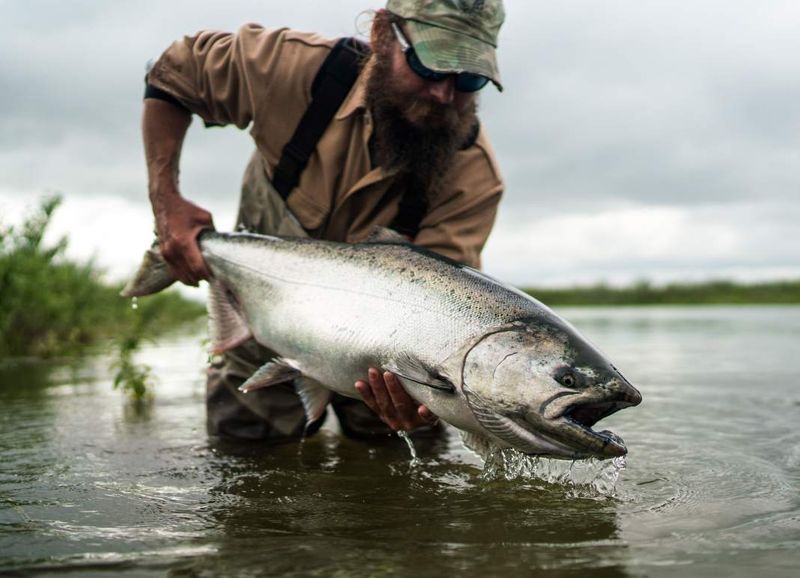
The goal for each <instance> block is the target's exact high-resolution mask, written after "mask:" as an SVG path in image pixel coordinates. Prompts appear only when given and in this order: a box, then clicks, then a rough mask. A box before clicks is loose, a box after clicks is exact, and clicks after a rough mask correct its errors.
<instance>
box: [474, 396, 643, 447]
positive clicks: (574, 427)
mask: <svg viewBox="0 0 800 578" xmlns="http://www.w3.org/2000/svg"><path fill="white" fill-rule="evenodd" d="M604 389H605V391H604V392H603V394H601V395H602V396H603V397H602V398H600V399H598V397H599V395H598V392H594V394H589V395H587V394H586V393H579V392H574V393H571V392H570V393H569V394H563V393H562V394H557V395H555V396H553V397H552V398H551V399H550V400H548V402H545V403H544V404H543V405H542V406H541V407H540V408H539V411H536V410H533V409H532V408H527V410H522V409H521V408H518V409H517V411H513V410H511V408H506V410H505V411H504V410H503V409H500V408H497V407H492V405H493V404H491V403H490V402H488V400H486V399H485V398H483V397H481V396H479V395H476V394H475V392H473V391H470V390H468V389H465V393H466V394H467V401H468V403H469V405H470V407H471V408H472V411H473V413H474V414H475V417H476V418H477V420H478V422H479V423H480V424H481V425H482V426H483V427H484V428H485V429H486V430H487V431H489V432H490V433H491V434H493V435H494V436H495V437H496V438H499V439H500V440H502V441H503V442H505V443H507V444H508V445H510V446H511V447H513V448H515V449H517V450H519V451H521V452H523V453H525V454H528V455H546V456H550V457H555V458H561V459H585V458H592V457H593V458H599V459H610V458H615V457H618V456H624V455H625V454H626V453H628V449H627V447H626V446H625V442H624V441H623V440H622V438H620V437H619V436H618V435H617V434H615V433H613V432H611V431H608V430H603V431H595V430H594V429H593V426H594V425H595V424H596V423H597V422H598V421H600V420H601V419H603V418H604V417H607V416H609V415H611V414H612V413H615V412H617V411H619V410H620V409H623V408H626V407H629V406H632V405H637V404H638V403H640V402H641V395H640V394H639V392H638V391H636V389H634V388H633V387H632V386H629V385H627V384H626V387H617V388H612V389H616V391H609V389H608V388H604ZM609 394H611V399H609ZM553 402H555V403H553ZM498 410H499V411H498ZM509 410H511V411H509Z"/></svg>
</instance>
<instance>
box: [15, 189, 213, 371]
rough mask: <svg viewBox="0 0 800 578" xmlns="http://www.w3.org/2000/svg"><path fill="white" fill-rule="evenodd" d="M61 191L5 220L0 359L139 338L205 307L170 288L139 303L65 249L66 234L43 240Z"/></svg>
mask: <svg viewBox="0 0 800 578" xmlns="http://www.w3.org/2000/svg"><path fill="white" fill-rule="evenodd" d="M59 203H60V198H59V197H57V196H55V197H50V198H47V199H44V200H43V201H42V202H41V204H40V205H39V207H38V208H37V209H36V210H35V211H33V212H32V213H31V215H29V216H28V218H27V219H25V221H24V222H23V223H21V224H20V225H19V226H17V227H9V226H3V225H2V223H0V303H2V306H1V307H0V361H2V360H4V359H8V358H19V357H25V358H51V357H58V356H70V355H76V354H80V353H82V352H83V351H84V350H86V349H87V348H89V347H92V346H95V345H97V344H98V343H101V342H104V341H117V342H122V341H125V340H129V341H130V340H131V339H134V340H138V339H139V337H140V336H141V335H143V334H145V333H147V334H156V333H158V332H159V331H162V330H164V329H168V328H171V327H175V326H176V325H178V324H180V323H184V322H186V321H189V320H191V319H195V318H197V317H198V316H200V315H202V314H203V313H204V311H205V307H204V306H203V305H202V304H201V303H197V302H194V301H190V300H187V299H184V298H183V297H181V296H180V295H179V294H178V293H176V292H166V293H163V294H159V295H155V296H153V297H149V298H147V299H142V300H140V301H139V303H138V304H137V306H136V308H133V307H132V304H131V302H130V301H129V300H127V299H123V298H121V297H120V296H119V291H120V289H121V286H120V285H115V284H109V283H106V282H105V281H104V280H103V272H102V270H101V269H100V268H99V267H97V266H96V265H95V264H94V263H92V262H91V261H88V262H76V261H73V260H70V259H68V258H66V257H65V255H64V253H65V249H66V247H67V243H68V240H67V239H66V238H63V239H61V240H59V241H58V242H56V243H55V244H52V245H46V244H45V243H44V242H43V239H44V236H45V233H46V231H47V227H48V225H49V223H50V220H51V217H52V215H53V213H54V211H55V210H56V209H57V208H58V205H59Z"/></svg>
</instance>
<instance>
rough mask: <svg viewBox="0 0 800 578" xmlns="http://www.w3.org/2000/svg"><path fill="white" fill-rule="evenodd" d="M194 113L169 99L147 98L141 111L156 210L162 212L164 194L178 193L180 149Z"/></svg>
mask: <svg viewBox="0 0 800 578" xmlns="http://www.w3.org/2000/svg"><path fill="white" fill-rule="evenodd" d="M191 122H192V116H191V114H189V113H188V112H186V111H185V110H182V109H180V108H178V107H176V106H174V105H172V104H170V103H169V102H167V101H164V100H159V99H154V98H147V99H145V101H144V113H143V115H142V140H143V142H144V153H145V161H146V163H147V178H148V191H149V194H150V202H151V203H152V205H153V212H154V213H156V218H158V216H159V215H158V213H159V212H163V210H164V207H163V202H162V196H163V195H176V194H178V191H179V188H178V174H179V172H180V158H181V149H182V147H183V140H184V138H185V136H186V131H187V130H188V128H189V125H190V124H191Z"/></svg>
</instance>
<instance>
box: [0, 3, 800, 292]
mask: <svg viewBox="0 0 800 578" xmlns="http://www.w3.org/2000/svg"><path fill="white" fill-rule="evenodd" d="M381 4H382V2H380V1H376V2H369V1H357V0H351V1H341V2H319V1H318V0H296V1H294V2H291V3H277V2H269V3H267V2H263V1H260V0H252V1H244V0H235V1H231V2H225V3H203V4H198V3H197V2H194V1H190V0H178V1H173V2H156V1H154V0H142V1H140V2H121V3H119V2H118V3H104V2H99V1H98V0H77V1H74V2H68V3H67V2H59V1H56V0H49V1H45V0H29V1H28V2H25V3H21V2H13V1H11V0H0V9H2V11H3V19H2V20H1V21H0V54H2V55H3V57H2V58H0V85H2V86H3V91H4V94H3V107H2V109H0V123H2V126H3V127H4V130H3V131H2V133H0V191H8V192H7V193H0V195H1V194H7V195H9V194H19V195H25V196H29V197H33V196H35V195H37V194H40V193H42V192H44V191H46V190H62V191H64V192H66V193H67V195H68V196H69V195H75V196H81V197H82V198H83V197H85V198H91V197H92V196H93V195H103V196H116V197H120V198H122V199H125V200H126V201H127V202H129V203H146V194H145V186H146V182H145V173H144V162H143V155H142V152H141V144H140V142H139V115H140V111H141V94H142V89H143V85H142V77H143V74H144V65H145V62H146V61H147V60H148V59H149V58H152V57H155V56H157V55H158V54H159V53H160V52H161V51H162V50H163V49H164V48H165V47H166V46H167V45H168V44H169V43H170V42H171V41H172V40H174V39H176V38H178V37H180V36H181V35H183V34H185V33H191V32H193V31H195V30H198V29H202V28H208V27H213V28H222V29H235V28H236V27H238V26H239V25H240V24H241V23H243V22H246V21H259V22H262V23H264V24H265V25H268V26H269V25H272V26H279V25H288V26H292V27H295V28H300V29H306V30H317V31H320V32H322V33H324V34H328V35H331V36H335V35H344V34H352V33H353V32H354V31H355V29H356V22H355V19H356V16H357V14H358V13H359V12H361V11H362V10H365V9H367V8H370V7H380V5H381ZM506 4H507V9H508V14H509V18H508V21H507V24H506V26H505V28H504V30H503V34H502V36H501V46H500V52H499V54H500V64H501V71H502V74H503V78H504V83H505V85H506V91H505V92H504V93H502V94H498V93H495V92H494V91H493V90H491V89H490V90H488V91H487V92H486V94H484V95H483V97H482V111H483V112H482V118H483V121H484V123H485V125H486V126H487V128H488V130H489V132H490V135H491V137H492V141H493V144H494V147H495V149H496V152H497V155H498V158H499V160H500V164H501V168H502V170H503V173H504V175H505V176H506V180H507V192H506V197H505V200H504V205H503V209H502V211H501V213H500V218H499V219H498V227H497V229H496V232H495V234H494V238H493V239H492V241H491V242H490V245H489V247H488V249H487V268H488V269H489V270H490V272H492V271H496V272H502V273H503V274H507V275H509V276H513V277H514V278H515V279H516V269H515V268H514V267H513V263H512V262H511V260H510V257H508V256H506V255H505V251H503V250H500V247H506V246H508V245H509V243H510V242H511V241H510V240H511V239H516V238H518V232H519V231H521V230H522V231H524V230H526V229H529V228H530V227H531V226H532V225H534V226H535V225H537V224H542V223H544V224H545V225H546V226H548V227H549V226H551V225H552V224H553V223H558V219H559V218H561V217H570V216H572V217H574V219H573V221H570V222H573V223H578V222H579V223H581V224H582V226H584V228H585V229H587V230H589V229H591V230H592V231H594V227H600V228H599V229H598V232H592V233H591V235H590V236H582V235H589V233H587V232H586V230H583V231H581V230H578V231H572V234H573V235H575V236H576V243H577V244H578V246H579V245H580V243H581V242H584V243H591V246H592V248H596V247H598V245H599V246H600V248H601V249H602V250H601V251H600V253H601V254H607V257H605V258H606V261H602V260H601V261H600V264H599V265H594V264H587V263H586V262H585V261H582V260H581V259H579V258H578V257H577V256H576V253H575V252H574V251H573V252H569V251H568V252H566V253H564V254H563V255H562V256H561V262H563V263H564V267H565V268H564V269H563V270H561V269H559V271H560V272H559V278H563V279H567V280H568V279H570V278H573V279H579V278H580V279H583V278H584V277H585V276H586V275H595V276H601V275H602V273H603V272H607V271H618V272H619V274H620V275H622V276H633V277H636V276H647V275H651V276H658V275H659V274H661V273H658V272H659V271H661V272H662V273H663V274H665V275H666V274H675V275H677V274H678V273H679V272H680V271H683V272H686V271H687V270H689V269H692V268H703V267H705V268H707V269H708V270H709V271H710V270H713V269H715V268H716V269H717V270H721V269H719V268H720V267H723V268H724V269H725V270H727V271H734V270H735V271H740V272H741V271H756V270H758V271H762V272H763V271H765V270H766V269H765V267H767V265H768V266H769V267H770V270H771V271H794V270H795V269H793V268H792V267H794V264H797V263H800V247H798V245H797V243H794V242H774V236H775V234H776V232H778V233H780V235H783V236H797V235H796V230H797V227H796V222H797V216H798V213H800V208H799V207H800V201H799V200H797V192H798V190H800V173H799V172H798V170H797V166H798V164H799V163H798V161H800V130H799V129H800V107H798V106H797V103H798V102H800V64H799V63H798V60H797V57H796V55H797V54H800V35H798V34H797V30H796V23H797V22H798V21H800V5H798V4H797V3H796V2H793V1H792V0H765V1H764V2H760V3H758V4H755V3H752V2H745V1H744V0H739V1H723V0H699V1H698V2H693V3H691V4H690V3H676V2H673V1H666V0H660V1H656V0H642V1H639V2H631V1H629V0H628V1H623V0H608V1H605V2H596V1H595V0H571V1H565V2H527V1H524V0H507V2H506ZM251 149H252V144H251V143H250V141H249V137H248V136H247V134H246V133H240V132H238V131H236V130H234V129H224V130H221V129H209V130H205V129H202V128H201V127H200V123H196V126H195V127H193V129H192V131H191V132H190V135H189V138H188V140H187V144H186V147H185V154H184V165H183V173H182V174H183V188H184V191H185V193H186V194H187V195H188V196H190V197H192V198H194V199H195V200H197V201H198V202H200V203H202V204H205V205H207V206H209V207H210V208H213V209H214V210H219V211H223V212H225V213H226V214H230V213H232V211H233V208H232V207H233V206H234V205H235V199H236V196H237V195H238V185H239V179H240V174H241V170H242V167H243V166H244V164H245V162H246V160H247V158H248V156H249V154H250V151H251ZM0 200H1V199H0ZM665 207H667V208H671V209H674V210H675V211H676V213H663V214H669V215H672V214H680V215H683V217H681V218H676V221H675V223H676V224H675V227H678V228H680V231H681V233H680V234H682V235H684V236H686V237H688V238H702V237H703V235H702V230H698V228H700V227H702V226H703V223H705V225H706V226H707V227H710V228H713V229H714V230H719V231H726V233H725V235H727V236H730V235H732V236H733V237H735V243H734V244H735V245H737V246H738V247H740V248H741V250H740V251H739V252H738V253H737V252H736V251H731V252H730V253H725V254H722V253H716V254H713V253H712V254H708V253H703V251H701V249H702V244H700V245H691V244H690V245H689V246H688V247H681V248H676V249H675V250H674V251H673V253H671V254H670V253H669V251H668V250H664V251H660V252H656V253H653V254H647V253H644V254H641V255H639V254H638V253H637V252H636V251H635V250H632V249H629V248H625V247H622V248H621V249H620V248H619V247H616V246H615V244H614V236H613V234H612V233H613V232H610V233H608V235H607V236H605V237H603V234H602V231H603V229H602V227H603V226H604V223H606V221H605V220H603V219H600V220H597V219H595V220H591V219H589V220H586V218H585V217H587V216H591V215H593V214H594V215H599V214H602V215H607V214H609V211H611V212H613V211H620V214H624V215H628V216H629V217H630V215H633V214H638V213H636V211H637V210H644V211H645V212H644V213H642V214H643V215H649V216H647V217H645V218H647V219H650V218H651V217H653V215H655V217H653V218H657V217H658V215H661V214H662V213H661V212H659V211H661V210H662V209H663V208H665ZM648 210H651V212H649V213H648V212H647V211H648ZM626 211H627V212H626ZM631 211H633V212H631ZM748 215H749V216H751V217H753V218H750V219H747V218H746V217H747V216H748ZM604 219H605V217H604ZM648 222H650V221H648ZM548 223H549V224H550V225H548ZM652 223H655V221H653V222H652ZM548 230H550V229H548ZM556 230H557V229H556ZM660 234H664V233H663V232H660V231H659V230H658V228H657V227H654V230H653V232H652V235H654V236H658V235H660ZM671 234H676V235H677V234H679V233H676V232H673V233H671ZM631 235H632V237H631V238H632V239H639V237H637V236H636V234H633V233H631ZM665 238H666V237H665ZM726 238H727V237H726ZM771 240H772V242H771ZM536 241H537V242H539V243H541V242H543V240H542V239H540V238H537V239H536ZM753 248H755V249H753ZM634 249H635V248H634ZM687 249H690V250H693V251H699V252H700V253H702V254H703V255H705V257H702V258H697V259H695V258H694V257H693V256H692V255H691V254H687V252H686V251H687ZM549 250H550V251H554V252H555V255H556V258H557V257H558V251H559V248H558V244H557V243H553V244H552V246H551V248H550V249H549ZM570 251H572V250H570ZM753 251H755V252H753ZM621 255H622V256H624V255H627V256H628V257H629V258H623V257H621ZM531 268H534V264H533V263H532V264H531V266H530V267H528V269H529V270H531ZM799 273H800V272H799ZM532 274H533V273H532ZM754 274H756V273H754Z"/></svg>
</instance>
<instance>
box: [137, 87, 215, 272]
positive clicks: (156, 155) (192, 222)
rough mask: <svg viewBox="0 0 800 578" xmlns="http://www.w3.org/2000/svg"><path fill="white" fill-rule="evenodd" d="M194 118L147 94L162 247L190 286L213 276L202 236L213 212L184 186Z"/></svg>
mask: <svg viewBox="0 0 800 578" xmlns="http://www.w3.org/2000/svg"><path fill="white" fill-rule="evenodd" d="M191 122H192V117H191V114H190V113H189V112H187V111H186V110H183V109H181V108H178V107H177V106H175V105H173V104H170V103H169V102H166V101H164V100H160V99H154V98H146V99H145V101H144V113H143V115H142V139H143V141H144V151H145V160H146V162H147V176H148V190H149V193H150V204H151V205H152V207H153V215H154V216H155V221H156V233H157V235H158V239H159V243H160V245H161V252H162V254H163V255H164V259H165V260H166V261H167V263H168V264H169V267H170V271H171V272H172V274H173V275H175V277H177V278H178V279H179V280H180V281H182V282H184V283H186V284H187V285H197V284H198V282H199V281H200V280H201V279H208V278H209V277H210V276H211V275H210V272H209V271H208V268H207V267H206V264H205V262H204V261H203V257H202V256H201V255H200V249H199V247H198V246H197V235H198V234H199V233H200V231H202V230H203V229H213V228H214V224H213V222H212V219H211V214H210V213H209V212H208V211H206V210H204V209H202V208H200V207H198V206H197V205H195V204H194V203H192V202H190V201H188V200H186V199H184V198H183V197H182V196H181V194H180V189H179V187H178V174H179V171H180V157H181V148H182V146H183V139H184V137H185V136H186V131H187V130H188V128H189V124H191Z"/></svg>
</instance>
